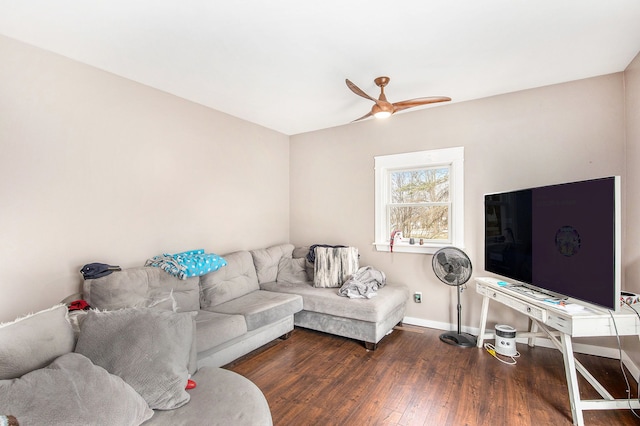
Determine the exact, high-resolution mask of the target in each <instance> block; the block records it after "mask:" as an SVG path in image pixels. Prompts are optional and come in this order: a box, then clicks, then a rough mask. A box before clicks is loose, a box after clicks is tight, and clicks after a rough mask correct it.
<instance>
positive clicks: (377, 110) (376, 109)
mask: <svg viewBox="0 0 640 426" xmlns="http://www.w3.org/2000/svg"><path fill="white" fill-rule="evenodd" d="M384 106H386V105H384ZM384 106H383V107H381V106H380V105H378V104H375V105H374V106H373V108H371V114H372V115H373V116H374V117H375V118H379V119H383V118H387V117H389V116H391V114H392V111H390V110H389V108H384Z"/></svg>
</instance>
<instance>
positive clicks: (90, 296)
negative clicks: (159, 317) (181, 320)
mask: <svg viewBox="0 0 640 426" xmlns="http://www.w3.org/2000/svg"><path fill="white" fill-rule="evenodd" d="M198 285H199V278H198V277H194V278H187V279H186V280H180V279H179V278H177V277H174V276H172V275H169V274H168V273H166V272H164V271H163V270H161V269H159V268H154V267H145V266H141V267H136V268H128V269H123V270H122V271H115V272H112V273H111V274H109V275H106V276H104V277H100V278H96V279H93V280H85V281H84V285H83V291H84V299H85V300H86V301H87V302H88V303H89V304H90V305H91V306H92V307H94V308H98V309H107V310H114V309H122V308H131V307H146V306H148V305H149V304H150V303H153V301H156V300H160V299H162V298H163V297H166V296H167V295H169V294H170V293H171V292H173V297H174V298H175V300H176V308H177V311H178V312H186V311H197V310H198V309H199V308H200V301H199V291H200V290H199V288H198Z"/></svg>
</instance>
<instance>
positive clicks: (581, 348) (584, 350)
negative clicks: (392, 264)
mask: <svg viewBox="0 0 640 426" xmlns="http://www.w3.org/2000/svg"><path fill="white" fill-rule="evenodd" d="M402 322H403V323H405V324H409V325H416V326H418V327H426V328H433V329H435V330H444V331H452V330H456V329H457V328H458V326H457V325H454V324H450V323H446V322H439V321H431V320H425V319H422V318H413V317H404V319H403V321H402ZM461 328H462V329H461V331H462V332H464V333H469V334H473V335H474V336H477V335H478V333H479V332H480V329H479V328H477V327H466V326H462V327H461ZM516 341H517V342H518V343H524V344H526V343H527V339H525V338H521V339H517V340H516ZM536 346H542V347H543V348H551V349H555V348H556V347H555V346H554V345H553V343H551V341H550V340H549V339H548V338H543V337H539V338H536ZM573 350H574V352H577V353H580V354H586V355H596V356H601V357H605V358H612V359H620V351H619V350H618V349H617V348H606V347H602V346H595V345H587V344H584V343H574V344H573ZM622 363H623V364H624V365H625V367H627V369H629V372H630V373H631V375H632V376H633V377H631V379H633V380H634V381H637V377H638V376H639V375H640V368H638V366H637V365H636V364H635V363H634V362H633V361H632V360H631V358H629V356H628V355H627V354H626V353H625V351H624V350H622Z"/></svg>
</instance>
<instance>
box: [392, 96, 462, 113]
mask: <svg viewBox="0 0 640 426" xmlns="http://www.w3.org/2000/svg"><path fill="white" fill-rule="evenodd" d="M450 100H451V98H448V97H446V96H431V97H428V98H416V99H409V100H407V101H400V102H394V103H393V109H394V112H396V111H402V110H403V109H407V108H413V107H417V106H420V105H427V104H434V103H436V102H447V101H450Z"/></svg>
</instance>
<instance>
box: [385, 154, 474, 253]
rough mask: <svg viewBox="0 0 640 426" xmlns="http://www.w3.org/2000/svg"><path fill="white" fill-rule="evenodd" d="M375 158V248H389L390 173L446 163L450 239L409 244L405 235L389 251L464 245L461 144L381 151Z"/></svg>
mask: <svg viewBox="0 0 640 426" xmlns="http://www.w3.org/2000/svg"><path fill="white" fill-rule="evenodd" d="M374 160H375V242H374V245H375V246H376V250H377V251H390V239H391V231H392V230H391V229H388V226H389V225H388V222H389V221H388V220H387V214H388V212H387V204H388V201H389V197H390V173H392V172H394V171H397V170H402V169H418V168H433V167H438V166H448V167H450V170H451V172H450V176H449V177H450V183H449V184H450V188H449V191H450V200H451V224H450V229H449V238H450V241H444V242H438V243H436V242H429V243H425V244H423V245H420V244H418V243H417V242H416V243H415V244H410V243H409V239H408V238H404V239H403V241H396V242H395V243H394V244H393V251H394V253H395V252H399V253H423V254H433V253H435V252H436V251H437V250H438V249H440V248H442V247H447V246H455V247H458V248H460V249H464V147H455V148H444V149H434V150H428V151H418V152H407V153H403V154H392V155H381V156H376V157H374Z"/></svg>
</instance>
